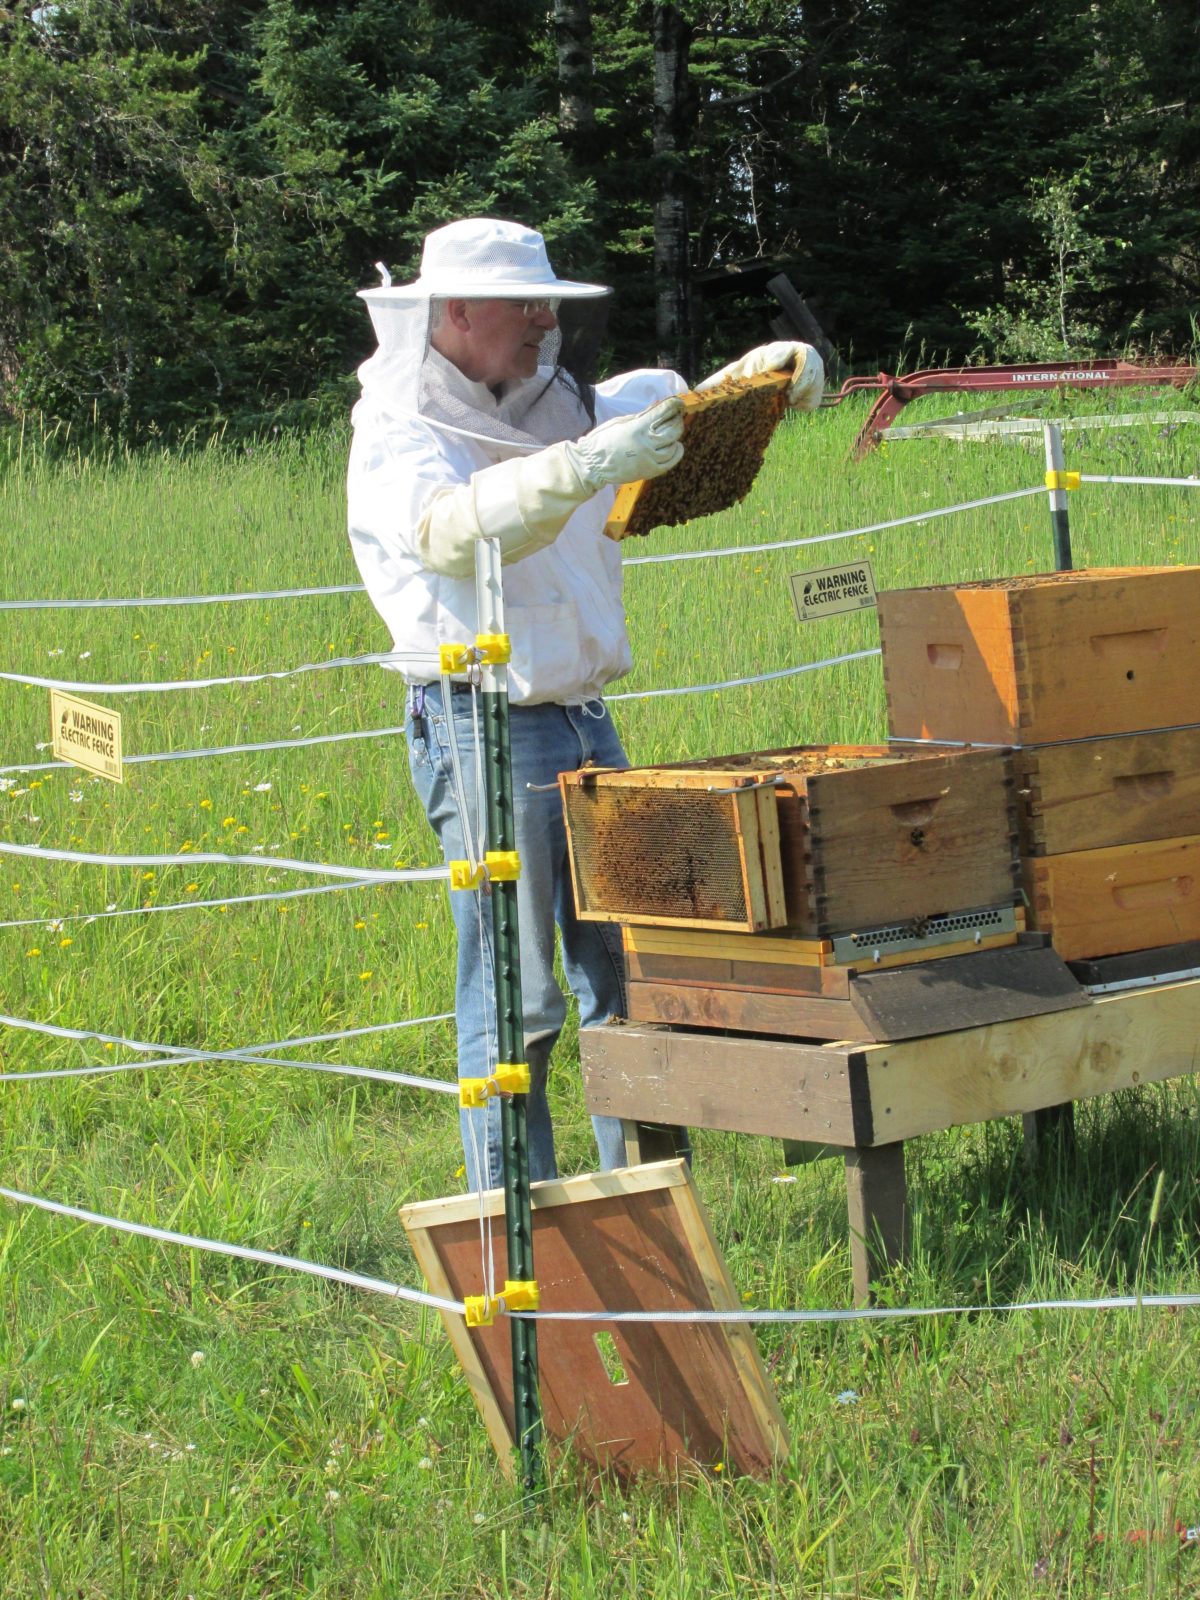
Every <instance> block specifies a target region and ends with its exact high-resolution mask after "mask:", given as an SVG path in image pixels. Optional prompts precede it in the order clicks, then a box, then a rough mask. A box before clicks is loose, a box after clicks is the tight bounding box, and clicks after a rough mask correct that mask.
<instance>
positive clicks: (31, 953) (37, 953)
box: [25, 945, 42, 956]
mask: <svg viewBox="0 0 1200 1600" xmlns="http://www.w3.org/2000/svg"><path fill="white" fill-rule="evenodd" d="M41 953H42V952H41V951H40V950H39V949H38V947H37V945H34V947H33V949H32V950H26V952H25V954H26V955H27V956H40V955H41Z"/></svg>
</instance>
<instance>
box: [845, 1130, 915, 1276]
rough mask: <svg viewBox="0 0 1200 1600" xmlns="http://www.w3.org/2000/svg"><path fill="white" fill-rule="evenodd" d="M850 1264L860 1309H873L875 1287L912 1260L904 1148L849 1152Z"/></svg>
mask: <svg viewBox="0 0 1200 1600" xmlns="http://www.w3.org/2000/svg"><path fill="white" fill-rule="evenodd" d="M846 1198H847V1201H848V1203H849V1208H850V1262H851V1266H852V1268H853V1272H854V1301H855V1304H856V1305H866V1304H870V1302H871V1300H872V1298H873V1296H872V1294H871V1284H872V1282H873V1281H874V1280H875V1279H877V1278H880V1277H882V1275H883V1274H884V1273H885V1272H886V1271H887V1270H888V1268H889V1267H893V1266H897V1265H899V1264H900V1263H902V1262H903V1261H904V1260H905V1259H906V1258H907V1255H908V1191H907V1188H906V1187H905V1183H904V1143H903V1141H901V1142H900V1143H899V1144H881V1145H875V1146H872V1147H869V1148H868V1147H863V1146H856V1147H855V1148H854V1149H851V1150H847V1151H846Z"/></svg>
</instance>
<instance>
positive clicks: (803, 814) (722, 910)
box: [559, 745, 1018, 939]
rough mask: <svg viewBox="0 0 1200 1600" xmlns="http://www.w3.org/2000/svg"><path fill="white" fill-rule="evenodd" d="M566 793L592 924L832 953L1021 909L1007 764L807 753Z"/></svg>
mask: <svg viewBox="0 0 1200 1600" xmlns="http://www.w3.org/2000/svg"><path fill="white" fill-rule="evenodd" d="M559 783H560V786H561V788H562V794H563V804H564V808H565V812H566V820H567V830H568V839H569V844H570V852H571V871H572V874H573V878H574V885H575V901H576V905H577V907H578V910H579V914H580V916H581V917H583V918H585V919H588V920H592V921H599V922H622V923H647V924H654V925H662V926H678V927H690V928H712V929H729V930H738V931H740V932H743V933H754V932H760V931H762V930H764V929H767V928H784V927H786V928H789V929H791V930H793V931H794V932H796V933H797V934H800V935H802V936H804V937H807V938H813V939H825V938H830V937H833V936H835V935H838V934H843V933H851V932H854V931H856V930H858V929H862V928H871V927H877V926H881V925H886V924H893V923H898V922H911V923H914V924H919V923H921V922H922V921H924V920H926V919H928V918H930V917H935V916H940V915H942V914H944V913H947V912H955V911H959V910H963V909H965V908H968V907H975V906H986V905H998V904H1010V905H1011V904H1012V901H1013V897H1014V892H1015V882H1014V880H1015V877H1016V874H1017V871H1018V867H1017V839H1016V817H1015V808H1014V806H1013V795H1012V778H1011V769H1010V764H1009V755H1008V752H1007V751H1002V750H973V751H958V752H955V753H953V754H949V755H947V754H944V753H938V754H934V753H927V752H921V753H917V754H914V753H911V752H908V751H904V752H903V753H901V752H898V751H897V750H896V749H894V748H889V747H888V746H886V745H809V746H801V747H799V748H796V749H790V750H768V751H763V752H760V753H755V754H750V755H736V756H721V757H715V758H713V759H711V760H707V761H700V762H689V763H680V764H677V765H672V766H662V767H641V768H636V769H633V770H630V771H625V772H616V771H607V770H600V771H596V770H588V769H587V768H584V769H583V770H582V771H579V772H572V773H564V774H562V776H561V777H560V779H559Z"/></svg>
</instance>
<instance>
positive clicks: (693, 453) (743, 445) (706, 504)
mask: <svg viewBox="0 0 1200 1600" xmlns="http://www.w3.org/2000/svg"><path fill="white" fill-rule="evenodd" d="M791 381H792V374H791V373H790V372H766V373H761V374H759V375H758V376H757V377H754V378H737V379H729V380H727V381H726V382H724V383H722V384H719V385H718V386H717V387H716V388H714V389H709V390H706V391H705V392H704V393H703V394H695V393H691V392H689V393H688V394H685V395H684V396H683V459H682V460H681V461H680V462H679V464H678V465H677V466H674V467H672V468H671V470H670V471H669V472H664V473H663V474H662V476H661V477H659V478H639V479H637V481H636V482H634V483H627V484H624V485H623V486H622V487H621V488H620V489H619V490H618V491H617V498H616V500H615V501H614V502H613V508H612V510H611V512H610V513H609V516H608V521H607V522H606V523H605V525H604V531H605V533H606V534H607V535H608V537H609V538H610V539H628V538H629V537H630V535H631V534H645V533H649V532H650V531H651V530H652V529H653V528H674V527H677V526H678V525H679V524H680V523H681V522H690V521H691V520H692V518H693V517H706V516H709V515H710V514H711V513H713V512H716V511H725V510H727V509H728V508H729V507H730V506H732V505H736V504H737V502H738V501H739V500H744V499H745V497H746V495H748V494H749V492H750V489H751V487H752V485H753V483H754V480H755V478H756V477H757V476H758V470H759V468H760V467H761V466H762V463H763V456H764V455H765V453H766V449H767V446H768V444H770V442H771V436H772V435H773V434H774V432H775V426H776V424H777V423H778V421H779V419H780V417H781V416H782V415H783V412H784V408H785V405H786V395H785V391H786V390H787V386H788V384H789V383H790V382H791Z"/></svg>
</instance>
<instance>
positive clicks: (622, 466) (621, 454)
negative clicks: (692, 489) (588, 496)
mask: <svg viewBox="0 0 1200 1600" xmlns="http://www.w3.org/2000/svg"><path fill="white" fill-rule="evenodd" d="M682 440H683V399H682V397H681V396H680V395H677V394H673V395H671V396H670V398H669V399H666V400H660V401H659V402H658V404H657V405H654V406H647V408H646V410H645V411H639V412H638V413H637V414H636V416H632V417H614V418H613V420H612V421H611V422H602V423H601V424H600V426H599V427H598V428H593V429H592V431H591V433H585V434H584V436H583V438H582V439H576V440H575V442H574V444H569V445H568V446H567V449H568V450H569V451H571V452H572V454H573V456H574V459H575V464H576V466H577V467H578V468H579V473H580V476H581V477H582V478H584V479H585V480H586V481H587V482H588V483H590V484H591V485H592V486H593V488H596V489H603V488H604V486H605V485H606V484H610V483H636V482H637V481H638V480H639V479H640V478H660V477H661V476H662V474H663V473H664V472H669V471H670V470H671V468H672V467H673V466H675V465H676V464H677V463H678V462H679V461H680V460H681V459H682V456H683V443H682Z"/></svg>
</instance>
